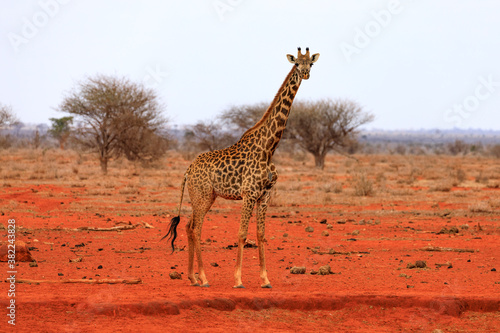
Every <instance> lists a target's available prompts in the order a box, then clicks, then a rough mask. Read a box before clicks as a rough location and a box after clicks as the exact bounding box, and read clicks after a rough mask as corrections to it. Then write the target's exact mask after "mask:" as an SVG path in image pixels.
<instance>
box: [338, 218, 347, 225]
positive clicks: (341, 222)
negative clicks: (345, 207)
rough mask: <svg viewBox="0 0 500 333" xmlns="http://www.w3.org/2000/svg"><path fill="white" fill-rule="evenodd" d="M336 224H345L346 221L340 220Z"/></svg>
mask: <svg viewBox="0 0 500 333" xmlns="http://www.w3.org/2000/svg"><path fill="white" fill-rule="evenodd" d="M337 224H346V220H344V219H342V220H338V221H337Z"/></svg>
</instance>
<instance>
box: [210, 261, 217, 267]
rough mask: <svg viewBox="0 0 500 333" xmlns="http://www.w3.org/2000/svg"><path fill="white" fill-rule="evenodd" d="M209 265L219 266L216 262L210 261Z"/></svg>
mask: <svg viewBox="0 0 500 333" xmlns="http://www.w3.org/2000/svg"><path fill="white" fill-rule="evenodd" d="M210 266H212V267H219V264H218V263H216V262H211V263H210Z"/></svg>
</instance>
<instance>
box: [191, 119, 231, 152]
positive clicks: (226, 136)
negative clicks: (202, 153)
mask: <svg viewBox="0 0 500 333" xmlns="http://www.w3.org/2000/svg"><path fill="white" fill-rule="evenodd" d="M223 127H224V126H222V125H221V124H220V123H218V122H217V121H215V120H210V121H199V122H198V123H197V124H196V125H194V126H191V127H190V129H189V131H190V134H188V136H189V135H192V137H193V139H194V141H195V142H196V144H197V146H198V148H200V149H201V150H208V151H213V150H216V149H221V148H225V147H229V146H230V145H231V144H233V143H234V142H235V141H236V140H235V137H234V136H233V135H231V133H229V132H228V131H227V130H223Z"/></svg>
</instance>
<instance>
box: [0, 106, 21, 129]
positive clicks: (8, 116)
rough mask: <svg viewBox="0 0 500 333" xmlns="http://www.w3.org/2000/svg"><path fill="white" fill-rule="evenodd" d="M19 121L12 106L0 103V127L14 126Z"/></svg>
mask: <svg viewBox="0 0 500 333" xmlns="http://www.w3.org/2000/svg"><path fill="white" fill-rule="evenodd" d="M17 123H19V120H18V119H17V118H16V116H15V115H14V112H13V111H12V107H11V106H9V105H2V104H0V128H2V127H8V126H12V125H15V124H17Z"/></svg>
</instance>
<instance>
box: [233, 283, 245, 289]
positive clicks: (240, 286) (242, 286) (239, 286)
mask: <svg viewBox="0 0 500 333" xmlns="http://www.w3.org/2000/svg"><path fill="white" fill-rule="evenodd" d="M233 288H234V289H245V286H244V285H242V284H240V285H238V286H234V287H233Z"/></svg>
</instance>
